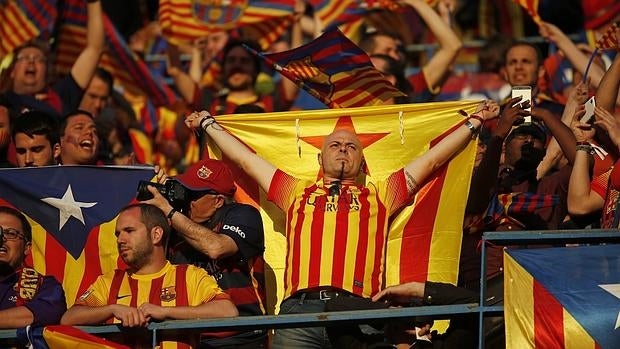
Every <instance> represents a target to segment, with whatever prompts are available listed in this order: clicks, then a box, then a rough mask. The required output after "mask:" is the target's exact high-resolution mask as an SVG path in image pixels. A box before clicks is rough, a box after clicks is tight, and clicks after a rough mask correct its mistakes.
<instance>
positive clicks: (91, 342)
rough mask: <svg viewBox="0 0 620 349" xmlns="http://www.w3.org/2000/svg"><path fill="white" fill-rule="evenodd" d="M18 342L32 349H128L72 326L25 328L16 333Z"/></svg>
mask: <svg viewBox="0 0 620 349" xmlns="http://www.w3.org/2000/svg"><path fill="white" fill-rule="evenodd" d="M17 337H18V340H20V341H23V342H25V341H26V340H27V341H28V342H29V343H30V345H31V347H32V348H34V349H48V348H49V349H55V348H78V349H129V347H128V346H125V345H121V344H118V343H114V342H111V341H108V340H106V339H103V338H99V337H97V336H95V335H92V334H90V333H87V332H84V331H82V330H80V329H78V328H76V327H73V326H66V325H54V326H45V327H30V326H28V327H26V328H22V329H19V330H18V331H17Z"/></svg>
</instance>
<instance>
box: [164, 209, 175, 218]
mask: <svg viewBox="0 0 620 349" xmlns="http://www.w3.org/2000/svg"><path fill="white" fill-rule="evenodd" d="M175 213H177V210H176V208H173V209H172V210H170V212H168V214H167V215H166V217H168V219H172V216H174V214H175Z"/></svg>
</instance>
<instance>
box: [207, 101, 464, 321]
mask: <svg viewBox="0 0 620 349" xmlns="http://www.w3.org/2000/svg"><path fill="white" fill-rule="evenodd" d="M475 106H476V103H474V102H471V101H470V102H446V103H427V104H425V103H419V104H408V105H391V106H380V107H379V106H371V107H363V108H347V109H329V110H319V111H295V112H282V113H267V114H264V113H263V114H239V115H230V116H218V117H217V120H218V123H219V124H220V125H221V126H222V127H224V128H225V129H226V130H228V131H229V132H230V133H231V134H233V135H234V136H235V137H237V138H238V139H240V140H241V141H242V142H244V143H245V144H246V145H247V146H248V147H249V148H250V149H251V150H252V151H254V152H256V153H257V154H259V155H260V156H262V157H263V158H265V159H267V160H268V161H269V162H271V163H272V164H274V165H275V166H276V167H278V168H280V169H282V170H283V171H285V172H287V173H290V174H292V175H294V176H296V177H299V178H302V179H311V180H315V179H316V178H318V177H319V176H320V173H319V164H318V162H317V161H316V157H317V154H318V153H319V152H320V147H321V143H322V140H323V139H324V137H325V136H326V135H328V134H330V133H331V132H332V131H334V129H339V128H348V129H353V130H355V132H356V133H357V134H358V136H359V137H360V140H361V141H362V143H363V144H364V145H365V148H364V156H365V159H366V162H367V165H368V171H369V172H370V173H371V175H372V177H373V178H375V179H376V178H385V177H387V176H388V175H389V174H390V173H391V172H393V171H395V170H397V169H398V168H400V167H402V166H404V165H405V164H407V163H408V162H409V161H411V160H412V159H413V158H414V157H416V156H419V155H421V154H423V153H424V152H425V151H427V149H428V148H429V147H430V146H432V145H433V144H435V142H436V141H437V140H438V139H440V138H441V137H442V136H443V135H444V134H446V133H447V132H448V130H450V129H451V128H452V127H454V126H455V125H459V124H460V123H462V122H463V117H462V116H460V114H459V113H458V110H459V109H464V110H466V111H468V112H473V110H474V108H475ZM275 140H277V141H278V146H277V147H274V146H273V145H274V143H273V142H274V141H275ZM386 154H389V156H387V155H386ZM208 155H209V156H210V157H214V158H221V159H223V160H224V161H227V162H229V165H230V168H231V170H232V171H233V176H234V178H235V181H236V183H237V185H238V190H237V194H236V195H237V199H238V200H239V201H243V202H248V203H250V204H253V205H255V206H256V207H259V208H260V210H261V215H262V218H263V222H264V226H265V234H266V235H265V241H266V244H267V245H266V252H265V259H266V261H267V264H268V265H269V266H270V267H271V268H272V269H273V270H274V273H275V275H276V277H275V278H274V280H276V281H275V282H276V283H277V284H269V285H268V292H276V291H277V292H278V298H279V299H281V297H282V295H283V284H282V283H283V272H284V265H285V263H284V261H285V256H286V241H285V238H284V236H283V233H284V232H285V222H284V215H283V213H282V212H281V211H280V210H279V209H277V208H276V207H275V206H274V204H273V203H271V202H268V201H267V200H266V194H265V193H264V192H262V191H261V190H259V188H258V186H257V185H256V183H255V182H254V181H252V180H251V179H250V178H249V177H248V176H247V175H246V174H245V173H244V172H243V170H241V169H240V168H239V167H238V166H236V165H234V164H231V163H230V161H229V159H228V158H226V157H225V156H222V154H221V152H220V151H219V149H217V147H215V146H214V145H212V144H211V145H210V148H209V154H208ZM474 156H475V142H473V141H472V142H471V143H470V145H469V146H468V147H467V148H466V149H465V150H463V151H462V152H461V153H460V154H459V155H458V156H456V157H455V158H453V159H452V160H451V161H450V163H449V164H448V165H446V166H444V167H443V168H441V169H440V170H438V171H437V172H436V173H435V175H434V176H433V177H432V178H431V179H429V180H428V181H427V183H424V186H423V188H422V190H421V191H420V193H419V194H418V196H417V197H416V204H415V206H409V207H406V208H405V209H404V210H403V211H402V212H401V213H399V214H398V216H396V217H394V221H393V223H392V224H391V227H390V232H389V236H388V242H387V255H386V257H385V259H384V261H385V269H384V270H385V273H386V274H385V276H386V280H387V285H393V284H396V283H400V282H406V281H412V280H417V281H424V280H427V279H428V280H433V281H442V282H452V283H455V282H456V277H457V270H458V261H459V254H460V243H461V234H462V224H463V222H462V219H463V213H464V210H465V202H466V196H467V192H468V190H469V182H470V177H471V171H472V168H473V160H474ZM269 298H270V299H274V298H275V297H269ZM268 308H269V311H270V312H273V308H275V305H274V304H269V305H268Z"/></svg>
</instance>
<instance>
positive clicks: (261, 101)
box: [0, 0, 620, 348]
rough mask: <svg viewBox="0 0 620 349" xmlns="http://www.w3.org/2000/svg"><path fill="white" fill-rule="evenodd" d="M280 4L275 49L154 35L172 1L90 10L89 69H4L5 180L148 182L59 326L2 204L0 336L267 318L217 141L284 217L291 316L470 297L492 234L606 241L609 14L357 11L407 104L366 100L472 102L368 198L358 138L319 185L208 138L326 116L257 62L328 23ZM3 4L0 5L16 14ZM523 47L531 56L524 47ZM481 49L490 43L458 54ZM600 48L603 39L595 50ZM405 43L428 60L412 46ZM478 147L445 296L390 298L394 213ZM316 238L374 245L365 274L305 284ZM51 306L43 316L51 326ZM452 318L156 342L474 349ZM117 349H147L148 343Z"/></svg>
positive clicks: (257, 219)
mask: <svg viewBox="0 0 620 349" xmlns="http://www.w3.org/2000/svg"><path fill="white" fill-rule="evenodd" d="M10 1H11V0H9V2H10ZM17 2H19V3H30V1H28V0H22V1H17ZM290 2H291V4H290V10H291V13H290V16H289V17H287V21H288V22H286V23H287V24H288V26H287V27H286V30H285V31H284V32H283V33H282V35H278V36H277V38H275V39H271V40H267V41H266V40H263V39H264V38H262V37H259V36H257V35H256V34H255V33H254V32H252V31H251V30H248V28H247V27H249V25H246V26H242V25H240V26H239V27H234V28H232V29H231V28H225V29H222V28H219V27H217V26H213V28H214V29H213V30H212V31H210V32H205V33H203V34H202V35H200V36H196V37H193V38H192V39H191V40H185V41H183V40H178V38H171V37H170V35H169V32H166V31H165V30H162V28H161V26H162V23H161V22H160V21H159V20H158V17H157V15H158V13H159V15H161V14H162V9H163V6H164V3H166V6H173V7H174V6H182V5H179V3H178V2H174V1H161V2H158V1H148V0H145V1H135V2H130V3H131V4H130V5H127V4H126V3H127V2H121V1H114V0H83V1H82V0H80V1H78V2H77V3H78V4H79V6H81V7H82V8H83V9H84V10H85V11H84V14H85V15H86V17H85V18H86V20H85V22H84V25H85V34H84V35H85V40H84V41H83V43H84V45H82V47H81V49H80V50H77V51H79V52H77V51H76V50H75V49H74V50H73V51H75V52H74V53H75V55H74V56H73V58H72V59H71V63H70V64H67V63H66V59H65V58H63V57H62V56H61V54H62V52H60V51H59V49H58V48H59V47H60V45H59V43H58V41H60V40H61V39H62V37H61V36H58V37H53V36H51V37H48V38H40V37H39V38H34V39H33V40H29V41H27V42H22V43H20V45H19V46H17V47H14V49H13V50H12V52H10V53H7V54H6V55H5V57H2V58H3V59H4V63H5V64H2V66H3V67H4V69H3V70H2V72H1V75H0V77H1V78H2V79H3V80H2V81H1V82H0V86H1V87H2V89H1V90H0V166H1V167H5V168H16V167H19V168H21V167H43V166H58V165H91V166H105V165H123V166H134V165H153V166H154V169H155V172H154V175H155V178H154V179H153V181H152V183H151V184H148V185H146V186H145V187H144V188H142V192H141V194H143V197H142V198H138V199H139V200H140V201H141V202H140V203H138V204H132V205H130V206H127V207H125V208H123V209H122V210H121V211H119V212H118V213H119V216H118V218H117V221H116V228H115V234H116V244H117V247H118V253H119V257H121V259H122V260H123V262H124V263H125V264H126V269H124V270H121V269H118V270H113V271H110V272H108V273H106V274H104V275H102V276H101V277H100V278H98V279H97V280H96V281H95V283H93V284H92V285H91V286H90V287H88V289H87V290H86V291H85V292H84V293H83V294H80V295H78V298H77V299H76V300H72V302H69V309H68V310H67V311H66V312H65V313H64V316H62V318H61V315H62V312H61V311H60V310H59V309H62V311H64V310H65V309H66V308H67V303H65V298H64V293H63V291H62V289H61V288H60V286H59V285H58V282H57V281H56V280H55V279H53V278H49V277H48V276H43V275H40V274H38V273H37V272H36V271H34V269H32V268H31V267H32V266H28V265H27V263H25V262H24V260H25V258H26V256H27V255H28V254H30V248H31V244H33V241H32V240H33V236H32V234H31V227H30V223H28V220H27V219H26V218H25V217H24V216H23V215H22V214H21V213H20V212H19V211H17V210H15V209H14V208H7V207H4V205H7V204H6V203H3V206H2V207H0V269H1V270H2V275H3V276H2V283H3V285H5V288H6V289H7V292H5V293H4V296H3V297H4V298H2V299H0V307H1V309H2V310H0V315H4V316H0V319H4V320H9V319H10V320H11V321H7V322H3V321H0V327H2V328H16V327H23V326H26V325H50V324H58V323H63V324H70V325H80V324H103V323H113V322H114V323H121V324H122V325H123V326H126V327H144V326H145V325H147V324H148V323H149V322H151V321H163V320H172V319H190V318H208V317H227V316H253V315H265V314H267V313H268V310H267V306H266V299H267V298H268V295H267V291H266V286H265V275H264V274H265V272H264V269H265V262H264V258H263V253H264V251H265V244H266V241H265V236H264V232H263V222H262V219H261V215H260V213H259V211H258V209H257V208H255V207H254V206H252V205H248V204H245V203H242V202H236V201H235V199H236V196H235V193H236V191H237V187H236V185H235V179H236V178H235V176H234V175H233V173H234V171H232V172H231V169H230V168H229V167H228V165H227V164H225V163H224V162H223V161H219V160H212V159H209V154H208V150H207V149H206V142H207V139H208V140H210V141H212V142H213V143H215V144H216V145H217V146H218V147H219V149H221V152H222V153H223V154H224V155H225V156H226V157H227V159H228V160H230V161H231V163H234V164H236V165H237V166H238V167H239V168H240V169H241V170H242V171H243V172H245V173H246V174H247V175H249V176H250V177H251V178H252V179H253V180H254V181H256V183H258V185H259V187H260V188H261V190H262V191H263V192H264V194H265V196H266V197H267V199H268V200H270V201H272V202H273V203H274V204H275V205H276V206H277V207H278V208H279V209H280V210H282V211H283V212H284V213H285V215H286V231H287V236H286V238H287V251H286V254H287V259H286V269H285V280H288V282H285V286H284V300H283V302H282V303H281V305H280V313H281V314H283V313H289V314H294V313H304V312H321V311H334V310H353V309H374V308H381V307H387V306H390V305H396V304H398V305H403V304H405V305H411V304H413V303H415V304H418V305H423V304H452V303H459V302H461V303H462V302H476V301H477V300H478V298H477V293H478V292H479V282H480V250H479V243H480V240H481V234H482V232H484V231H510V230H518V231H522V230H557V229H585V228H606V229H616V228H618V226H619V225H620V222H619V218H620V212H618V210H617V207H618V193H619V190H620V172H619V171H620V169H616V168H615V163H616V162H617V161H618V160H619V159H618V157H619V156H620V93H619V92H620V55H619V54H618V52H619V51H620V47H619V45H618V41H620V28H619V26H618V24H617V23H620V22H618V21H620V5H619V4H618V3H617V2H616V1H613V0H610V1H605V0H600V1H586V0H583V1H581V2H579V1H563V2H557V1H551V0H549V1H543V0H541V1H539V3H540V5H539V8H538V9H537V13H536V16H533V15H532V13H531V12H530V13H528V12H527V11H526V9H524V8H523V7H521V6H520V5H519V4H517V3H518V1H512V0H505V1H504V0H502V1H500V0H498V1H485V0H481V1H466V0H438V1H426V0H399V1H389V0H385V1H370V0H369V1H366V2H364V3H365V4H366V6H362V7H359V8H355V9H354V10H357V11H358V12H359V11H362V10H363V11H362V12H364V13H363V14H362V15H359V17H356V19H355V22H356V23H359V25H355V26H354V25H351V23H352V22H353V20H352V22H351V23H349V22H343V23H342V25H341V29H342V30H343V32H344V34H345V35H346V36H347V37H349V39H351V40H352V41H353V42H354V43H355V44H356V45H357V46H358V47H359V49H361V50H363V51H364V52H365V53H366V54H367V56H364V59H366V60H367V61H368V63H369V64H372V67H374V69H376V71H378V72H379V73H380V76H381V78H382V79H383V80H381V81H383V82H387V83H389V84H391V86H393V87H395V88H396V89H397V90H398V91H400V92H401V93H400V94H397V93H395V94H393V95H390V96H388V97H387V98H382V99H381V100H380V101H379V102H378V103H374V102H377V100H374V102H373V104H375V105H376V104H381V105H392V104H409V103H423V102H427V103H439V102H443V101H455V100H478V101H482V102H480V104H478V106H477V107H476V109H475V111H474V112H473V113H470V114H467V113H465V115H464V121H463V122H462V123H460V125H459V126H458V127H455V128H454V129H453V131H452V132H451V133H450V134H449V135H448V136H446V137H445V138H443V139H442V141H441V142H439V143H438V144H437V145H435V146H433V147H431V148H430V149H429V151H428V152H426V153H425V154H423V155H421V156H419V157H417V158H414V159H409V161H410V162H409V163H408V164H406V165H404V166H403V167H402V168H401V169H399V170H397V171H395V172H394V173H392V174H391V175H389V176H388V177H387V178H380V179H375V178H372V179H371V178H370V177H367V178H366V180H365V182H362V181H360V178H361V177H360V174H363V172H364V170H365V159H364V149H363V148H364V146H363V144H362V142H361V141H360V139H359V138H358V135H356V134H355V133H353V132H351V131H347V130H335V131H334V132H333V133H331V134H330V135H328V136H327V137H326V138H325V140H324V142H323V144H322V147H321V151H320V154H319V157H318V164H319V166H320V168H321V171H322V172H321V173H322V178H320V179H319V180H318V181H317V182H306V181H305V180H302V179H299V178H296V177H295V176H294V175H291V174H288V173H286V172H285V171H283V170H281V169H278V168H277V167H276V166H275V165H273V164H271V163H269V162H268V161H267V160H265V159H263V158H261V157H260V156H258V155H256V154H255V153H253V152H251V151H248V149H247V148H245V147H244V145H243V144H242V143H241V142H239V140H237V138H235V137H233V136H231V135H230V134H229V133H228V132H227V131H226V130H225V128H223V127H222V126H220V125H219V124H218V117H219V116H221V115H229V114H244V113H251V114H254V113H272V112H280V111H289V110H311V109H324V108H327V107H328V106H326V105H325V100H323V101H319V100H318V99H317V98H315V97H316V96H315V95H314V93H316V91H312V90H310V91H308V90H305V89H302V88H300V87H299V82H297V83H296V81H293V80H291V79H289V78H287V77H285V76H283V75H284V74H281V73H280V70H281V69H277V68H276V67H275V66H274V65H272V64H269V60H265V59H262V58H263V57H262V56H261V55H257V54H255V53H253V51H256V52H263V53H277V52H283V51H286V50H290V49H295V48H298V47H301V46H303V45H305V44H308V43H309V42H312V41H313V40H315V39H316V38H317V37H319V36H320V35H321V34H322V33H323V32H324V30H325V29H326V28H327V25H328V24H329V23H324V21H325V17H322V15H321V14H322V12H321V11H320V10H321V9H320V8H318V6H322V5H320V4H322V3H323V2H319V1H312V0H308V1H306V0H291V1H290ZM336 2H337V1H336ZM189 3H190V2H189V1H188V4H189ZM328 3H329V1H328ZM158 5H159V12H158ZM3 6H5V5H3V4H0V10H3V11H4V10H6V11H8V7H5V8H3ZM7 6H8V5H7ZM123 6H127V7H126V8H123ZM224 6H227V5H224ZM229 6H232V5H229ZM247 6H252V5H251V2H250V5H247ZM351 6H352V5H351ZM121 9H123V10H121ZM211 10H212V11H214V10H213V9H211ZM349 10H351V9H349ZM353 12H355V13H358V12H356V11H352V13H353ZM213 13H217V12H216V11H215V12H212V14H213ZM538 13H539V14H540V17H538ZM109 23H112V25H115V26H116V29H117V30H118V33H120V36H121V37H123V39H124V40H126V42H127V43H128V45H127V47H128V48H129V49H131V50H133V54H134V56H133V59H134V60H143V64H146V66H147V67H148V70H147V73H148V74H149V75H148V76H146V75H145V76H143V78H144V80H148V81H154V82H162V81H165V82H166V83H167V85H166V86H165V87H164V88H165V89H170V90H171V91H173V96H174V98H172V102H171V103H170V104H167V105H166V104H162V103H161V101H160V100H159V101H156V100H155V98H154V97H153V96H151V95H149V93H148V91H146V90H144V89H140V86H143V85H141V84H139V83H137V82H136V78H135V77H134V78H129V79H127V77H126V75H123V74H122V72H119V71H118V69H117V70H115V69H113V68H110V65H109V64H107V63H106V62H108V63H109V61H108V59H104V57H105V56H106V55H109V52H108V51H109V50H110V48H109V45H106V40H109V36H108V35H109V34H107V33H108V31H107V30H106V25H108V24H109ZM614 23H616V26H615V27H613V26H612V24H614ZM60 24H61V22H60V21H59V22H58V23H57V25H60ZM162 33H163V34H162ZM529 37H538V38H540V39H542V40H538V41H536V40H534V41H532V40H524V39H525V38H529ZM588 38H590V41H588ZM592 38H594V39H593V40H592ZM474 40H476V42H482V45H480V46H479V47H474V46H473V45H464V44H465V43H468V42H472V41H474ZM601 42H604V43H607V44H609V43H611V44H609V45H608V46H606V47H601V44H600V43H601ZM595 43H596V44H598V47H597V46H595ZM416 44H425V45H426V46H425V47H426V48H432V49H428V50H426V51H421V50H416V49H415V48H416ZM595 48H597V49H595ZM325 49H327V48H325ZM159 57H165V58H161V59H160V58H159ZM60 61H64V63H63V64H64V65H62V64H60V63H59V62H60ZM471 66H475V68H471ZM59 67H65V69H59ZM464 67H465V68H464ZM467 67H470V68H467ZM317 69H320V67H318V68H317ZM61 70H62V71H63V72H61V73H59V72H58V71H61ZM132 79H133V82H132ZM327 79H329V77H327ZM328 82H329V81H328ZM515 87H517V88H523V87H527V88H528V90H529V91H530V93H531V97H530V98H527V97H526V98H524V97H513V96H512V95H511V91H513V90H515ZM345 104H346V103H344V104H343V103H341V105H345ZM332 107H333V105H332ZM256 136H257V137H259V136H261V135H256ZM472 139H475V142H477V153H476V160H475V165H474V169H473V173H472V175H471V184H470V189H469V195H468V198H467V203H466V208H465V215H464V217H463V227H462V228H463V233H462V245H461V257H460V263H459V273H458V283H457V285H449V284H445V283H436V282H430V281H427V282H425V283H422V282H411V283H407V284H403V285H398V286H393V287H388V288H384V287H382V283H383V282H384V280H382V279H381V277H382V275H381V273H382V270H383V266H382V265H381V262H383V256H382V253H384V251H385V245H384V244H385V241H386V235H387V227H388V222H389V221H390V219H389V218H390V216H391V215H392V214H394V213H395V212H397V211H399V210H400V209H402V207H404V206H406V205H410V204H411V203H412V202H413V200H414V198H415V195H416V193H417V192H418V190H419V189H420V184H422V183H424V182H425V181H426V179H427V178H428V176H430V175H431V174H432V173H433V172H434V171H435V170H436V169H437V168H439V167H441V166H442V165H443V164H445V163H446V162H448V161H450V159H451V158H452V157H453V156H454V155H455V154H457V153H459V152H460V151H462V149H463V148H464V147H465V146H466V145H467V144H468V143H469V142H470V141H471V140H472ZM267 141H269V142H272V143H273V144H277V142H278V140H277V139H273V140H267ZM211 155H212V154H211ZM0 171H2V170H0ZM137 185H138V183H136V186H137ZM161 188H173V189H171V190H176V191H183V192H187V196H186V197H185V201H184V202H182V203H180V204H179V203H177V202H172V201H171V200H170V198H169V197H166V196H165V195H162V189H161ZM0 191H1V190H0ZM0 198H2V194H1V193H0ZM9 206H10V205H9ZM361 237H363V238H361ZM327 240H333V241H339V244H338V246H339V247H340V248H343V249H345V248H359V244H363V243H362V242H360V241H361V240H364V241H376V242H378V243H376V244H375V245H372V246H371V245H370V244H369V243H367V245H365V246H363V247H364V253H358V255H357V256H355V257H350V256H345V255H347V252H346V251H332V252H333V254H332V255H329V256H327V254H318V255H317V256H316V257H313V258H316V260H314V261H313V263H317V265H320V266H321V268H330V266H331V267H332V269H333V270H334V271H335V270H338V273H339V275H340V274H342V275H340V276H339V277H340V278H338V277H332V278H330V279H329V280H327V279H326V278H324V277H323V275H321V274H320V273H319V272H317V273H316V275H315V274H313V273H312V272H306V271H305V269H304V268H302V266H301V265H300V264H301V263H302V262H301V261H300V258H298V257H299V254H302V253H305V252H303V251H304V250H305V251H309V250H310V248H311V247H312V246H315V244H317V243H318V244H319V245H320V246H322V247H323V248H325V249H327V248H333V246H332V245H333V243H331V242H330V245H329V246H332V247H328V244H327V243H326V242H324V241H327ZM306 244H308V245H307V246H306ZM322 244H324V245H322ZM502 249H503V247H502V246H492V247H490V248H489V257H488V267H487V276H486V277H487V280H488V285H489V294H491V295H492V296H494V297H495V300H496V301H497V302H501V301H502V298H503V293H502V289H503V265H502V263H503V260H502ZM348 253H355V252H351V251H349V252H348ZM347 258H348V259H347ZM351 261H353V262H354V263H350V262H351ZM347 263H350V264H351V265H349V264H347ZM340 264H342V265H340ZM188 265H189V266H188ZM334 274H337V273H336V272H334ZM349 277H351V280H348V279H347V278H349ZM26 279H31V280H38V281H35V282H34V284H37V285H38V286H37V287H35V288H34V290H33V291H32V293H31V294H28V293H24V292H18V294H17V295H15V294H14V293H15V292H17V291H21V290H23V286H20V287H19V288H15V289H11V286H12V285H13V284H16V285H22V281H23V280H26ZM290 280H295V281H290ZM24 282H25V283H26V284H27V281H24ZM11 297H12V298H11ZM73 303H75V304H73ZM233 305H234V306H233ZM48 306H49V309H53V310H54V313H53V314H51V313H50V312H51V310H49V311H44V310H42V309H43V307H48ZM57 312H59V313H57ZM451 320H452V322H451V325H450V327H449V328H448V330H447V331H445V333H443V334H437V333H436V332H431V331H432V325H433V319H416V321H412V322H411V323H396V322H394V323H389V324H388V325H387V327H386V328H385V331H383V330H384V328H383V326H375V327H371V326H366V327H363V328H359V327H358V326H352V327H335V328H299V329H283V330H276V331H275V333H274V334H273V335H272V336H270V335H269V333H268V332H267V331H263V330H250V331H237V332H225V333H208V334H202V335H201V336H200V344H198V341H197V339H198V337H192V336H177V337H174V338H164V339H163V342H162V345H164V347H167V346H166V345H169V344H170V343H168V342H179V343H184V344H186V345H188V346H190V347H192V346H193V347H201V348H329V347H334V348H341V347H350V348H358V347H368V348H378V347H381V346H385V347H393V345H397V346H398V347H407V348H409V347H411V345H417V346H415V347H416V348H423V347H433V348H456V347H458V348H469V347H475V346H476V336H477V327H476V326H475V325H473V324H474V323H475V321H473V320H472V319H471V318H470V319H467V318H460V317H453V318H451ZM487 327H488V328H487V332H488V333H489V338H488V341H487V344H488V347H490V348H500V347H503V345H504V344H503V340H504V338H503V335H502V334H503V331H502V321H501V319H489V324H487ZM190 337H191V338H190ZM112 340H114V341H118V342H122V343H124V344H126V345H132V346H138V345H139V344H138V343H137V341H139V340H140V338H138V337H135V336H131V338H127V337H125V338H123V337H115V338H112ZM147 343H148V340H147ZM166 343H167V344H166ZM455 343H457V344H455ZM175 345H176V344H175Z"/></svg>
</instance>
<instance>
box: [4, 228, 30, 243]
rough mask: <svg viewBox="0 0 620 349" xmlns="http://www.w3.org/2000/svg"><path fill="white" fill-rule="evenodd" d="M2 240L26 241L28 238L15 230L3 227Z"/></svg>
mask: <svg viewBox="0 0 620 349" xmlns="http://www.w3.org/2000/svg"><path fill="white" fill-rule="evenodd" d="M0 238H2V239H6V240H17V239H23V240H26V236H25V235H24V234H22V233H20V232H19V231H17V230H15V229H13V228H2V227H0Z"/></svg>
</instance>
